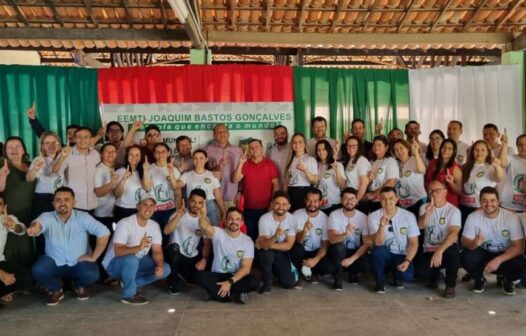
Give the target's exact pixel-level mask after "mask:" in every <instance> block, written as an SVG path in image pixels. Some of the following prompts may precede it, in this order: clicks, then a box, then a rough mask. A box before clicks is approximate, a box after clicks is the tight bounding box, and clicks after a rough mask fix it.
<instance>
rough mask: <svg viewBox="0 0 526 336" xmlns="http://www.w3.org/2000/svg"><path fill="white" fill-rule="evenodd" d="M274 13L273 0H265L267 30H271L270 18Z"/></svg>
mask: <svg viewBox="0 0 526 336" xmlns="http://www.w3.org/2000/svg"><path fill="white" fill-rule="evenodd" d="M271 15H272V0H267V1H265V31H270V19H271Z"/></svg>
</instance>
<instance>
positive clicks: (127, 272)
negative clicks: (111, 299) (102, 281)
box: [106, 254, 170, 299]
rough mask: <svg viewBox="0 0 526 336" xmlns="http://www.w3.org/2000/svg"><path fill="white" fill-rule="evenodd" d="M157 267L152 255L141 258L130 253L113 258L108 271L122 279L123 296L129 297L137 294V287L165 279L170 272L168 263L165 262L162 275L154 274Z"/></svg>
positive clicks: (113, 276) (115, 277)
mask: <svg viewBox="0 0 526 336" xmlns="http://www.w3.org/2000/svg"><path fill="white" fill-rule="evenodd" d="M155 267H157V265H156V264H155V262H154V261H153V259H152V257H150V256H144V257H142V258H141V259H139V258H137V257H136V256H135V255H134V254H128V255H125V256H122V257H115V258H113V259H112V260H111V262H110V264H109V265H108V268H107V269H106V271H108V274H109V275H110V276H111V277H112V278H114V279H118V280H121V281H122V283H123V289H122V298H124V299H128V298H131V297H132V296H134V295H135V294H137V288H140V287H143V286H146V285H148V284H150V283H152V282H155V281H157V280H161V279H164V278H166V277H167V276H168V275H169V274H170V266H169V265H168V264H167V263H164V273H163V275H162V276H160V277H158V276H156V275H155V274H154V273H155Z"/></svg>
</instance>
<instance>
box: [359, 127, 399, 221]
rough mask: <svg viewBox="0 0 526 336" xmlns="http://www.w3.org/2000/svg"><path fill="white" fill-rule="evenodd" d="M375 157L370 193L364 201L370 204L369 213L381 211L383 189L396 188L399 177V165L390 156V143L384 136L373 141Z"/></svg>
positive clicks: (370, 176) (370, 174)
mask: <svg viewBox="0 0 526 336" xmlns="http://www.w3.org/2000/svg"><path fill="white" fill-rule="evenodd" d="M373 156H374V158H375V159H374V160H373V162H372V163H371V167H372V169H371V172H370V173H369V180H370V181H371V183H370V184H369V191H368V192H367V193H366V194H365V196H364V199H366V200H367V201H368V202H369V203H368V206H367V207H368V211H369V213H371V212H373V211H376V210H378V209H380V207H381V206H380V190H382V188H383V187H393V188H394V187H395V186H396V183H397V181H398V177H399V171H398V164H397V163H396V160H395V159H394V158H392V157H390V156H389V142H388V141H387V138H386V137H385V136H384V135H378V136H375V137H374V139H373Z"/></svg>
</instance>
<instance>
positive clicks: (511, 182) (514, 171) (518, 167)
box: [497, 154, 526, 211]
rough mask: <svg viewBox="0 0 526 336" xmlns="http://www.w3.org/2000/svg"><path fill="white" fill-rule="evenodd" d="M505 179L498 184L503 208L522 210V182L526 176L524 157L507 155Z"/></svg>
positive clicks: (525, 160)
mask: <svg viewBox="0 0 526 336" xmlns="http://www.w3.org/2000/svg"><path fill="white" fill-rule="evenodd" d="M508 160H509V163H508V167H507V168H506V179H505V180H504V182H502V183H499V184H498V186H497V187H498V189H499V195H500V201H501V205H502V207H503V208H506V209H511V210H515V211H524V210H525V208H524V190H523V183H524V178H525V177H526V159H521V158H520V157H519V156H518V155H516V154H512V155H508Z"/></svg>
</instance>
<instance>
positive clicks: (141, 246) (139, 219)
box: [102, 192, 170, 305]
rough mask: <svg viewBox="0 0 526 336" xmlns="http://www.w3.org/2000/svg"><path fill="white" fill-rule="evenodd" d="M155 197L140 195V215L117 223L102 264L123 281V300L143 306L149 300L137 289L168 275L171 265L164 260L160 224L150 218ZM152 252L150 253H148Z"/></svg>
mask: <svg viewBox="0 0 526 336" xmlns="http://www.w3.org/2000/svg"><path fill="white" fill-rule="evenodd" d="M155 204H156V203H155V198H154V197H153V196H152V195H149V194H147V193H145V192H144V193H142V194H141V195H140V199H139V203H138V204H137V214H135V215H131V216H130V217H126V218H123V219H121V220H120V221H119V223H117V227H116V229H115V233H114V235H113V238H112V240H111V242H110V245H109V247H108V250H107V252H106V255H105V256H104V260H103V261H102V265H103V266H104V268H105V269H106V271H107V272H108V274H109V275H110V276H111V277H112V278H114V279H117V280H120V281H121V282H122V294H121V302H122V303H125V304H130V305H144V304H147V303H149V301H148V300H147V299H146V298H144V297H143V296H141V295H139V293H138V288H140V287H143V286H146V285H148V284H150V283H152V282H155V281H157V280H160V279H164V278H166V277H167V276H168V275H169V274H170V266H169V265H168V264H166V263H165V262H164V258H163V250H162V247H161V246H162V236H161V229H160V228H159V224H157V223H156V222H154V221H153V220H151V219H150V218H151V217H152V215H153V213H154V212H155ZM150 250H151V252H152V255H151V256H150V255H149V252H150Z"/></svg>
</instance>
